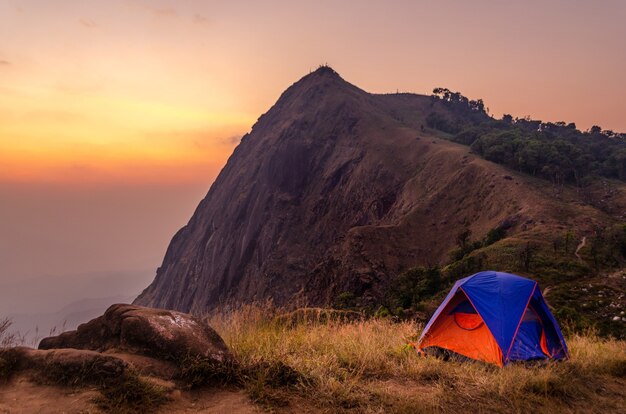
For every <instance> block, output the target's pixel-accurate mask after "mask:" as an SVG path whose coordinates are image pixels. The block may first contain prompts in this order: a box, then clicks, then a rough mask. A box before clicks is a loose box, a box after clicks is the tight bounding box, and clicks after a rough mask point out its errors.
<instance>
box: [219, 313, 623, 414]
mask: <svg viewBox="0 0 626 414" xmlns="http://www.w3.org/2000/svg"><path fill="white" fill-rule="evenodd" d="M311 312H312V315H315V311H311ZM318 314H319V315H321V316H320V317H319V318H317V319H316V318H315V317H311V318H306V319H305V320H300V322H299V323H292V322H288V323H286V322H285V318H284V316H281V315H280V312H279V311H277V310H276V309H273V308H271V307H244V308H242V309H240V310H238V311H235V312H231V313H229V314H227V315H214V316H212V317H211V324H212V325H213V326H214V327H215V328H216V329H217V330H218V332H219V333H220V334H221V335H222V337H223V338H224V340H225V341H226V342H227V343H228V345H229V346H230V347H231V348H232V350H233V352H234V353H235V354H236V356H237V358H238V359H239V360H240V361H241V363H242V366H243V369H244V370H247V371H248V372H255V370H256V371H258V367H259V366H265V367H274V366H279V365H280V364H284V365H286V366H287V367H289V368H290V369H292V370H293V371H294V372H296V373H297V374H298V375H297V376H295V377H294V378H296V379H295V380H294V382H295V383H288V384H280V383H279V384H274V383H272V382H271V381H267V380H265V377H264V376H263V375H260V377H261V378H259V376H256V377H254V378H248V379H247V382H246V384H245V385H246V387H247V389H248V391H249V393H250V395H251V396H252V397H253V398H254V399H255V400H256V401H258V402H260V403H262V404H264V405H265V406H266V407H267V408H269V409H270V410H273V409H277V410H279V411H280V404H275V402H276V401H283V400H285V399H292V400H293V401H296V402H297V403H298V404H302V403H303V401H306V403H307V404H311V408H312V409H314V410H315V411H322V412H329V413H330V412H363V413H383V412H385V413H387V412H395V413H404V412H407V413H408V412H411V413H415V412H460V411H462V410H463V411H467V410H470V411H472V412H482V411H488V412H507V413H508V412H528V411H535V412H537V411H538V412H557V411H558V412H618V411H622V412H624V411H625V410H626V404H625V403H624V401H625V400H626V391H625V390H626V343H625V342H623V341H617V340H610V339H601V338H599V337H597V336H596V335H594V334H593V333H591V332H590V333H586V334H584V335H574V336H571V337H570V338H569V339H568V345H569V347H570V351H571V360H569V361H567V362H562V363H548V364H545V365H541V366H529V367H526V366H523V365H512V366H508V367H505V368H504V369H499V368H497V367H494V366H490V365H485V364H481V363H458V362H444V361H441V360H439V359H435V358H421V357H419V356H417V355H416V353H415V351H414V350H413V349H411V348H408V349H407V348H406V347H405V345H406V344H407V342H408V341H411V340H415V339H416V336H417V334H418V333H419V329H420V328H421V327H417V326H415V325H414V324H413V323H410V322H402V323H394V322H393V321H390V320H389V319H369V320H356V321H347V322H346V321H345V319H342V318H333V317H332V313H330V314H329V313H328V312H325V311H320V312H318ZM329 315H330V316H329ZM266 371H268V370H266ZM270 371H271V370H270ZM268 372H269V371H268ZM292 377H293V376H292Z"/></svg>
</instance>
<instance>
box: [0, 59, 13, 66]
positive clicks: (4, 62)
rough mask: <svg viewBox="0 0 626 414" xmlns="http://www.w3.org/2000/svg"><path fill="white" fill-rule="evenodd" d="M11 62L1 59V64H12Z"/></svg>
mask: <svg viewBox="0 0 626 414" xmlns="http://www.w3.org/2000/svg"><path fill="white" fill-rule="evenodd" d="M10 65H11V62H9V61H8V60H4V59H0V66H10Z"/></svg>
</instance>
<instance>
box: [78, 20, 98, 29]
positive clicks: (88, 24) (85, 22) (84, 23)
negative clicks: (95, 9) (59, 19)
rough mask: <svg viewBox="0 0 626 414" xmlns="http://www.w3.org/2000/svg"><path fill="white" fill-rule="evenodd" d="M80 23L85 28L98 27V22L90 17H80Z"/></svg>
mask: <svg viewBox="0 0 626 414" xmlns="http://www.w3.org/2000/svg"><path fill="white" fill-rule="evenodd" d="M79 23H80V24H81V25H82V26H83V27H84V28H85V29H95V28H96V27H98V24H97V23H96V22H94V21H93V20H90V19H80V20H79Z"/></svg>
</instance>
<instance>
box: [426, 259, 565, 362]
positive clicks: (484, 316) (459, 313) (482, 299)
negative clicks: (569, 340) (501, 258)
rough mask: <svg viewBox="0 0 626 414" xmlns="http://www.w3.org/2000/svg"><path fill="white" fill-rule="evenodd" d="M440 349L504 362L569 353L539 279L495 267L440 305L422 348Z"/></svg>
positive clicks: (464, 284) (459, 287)
mask: <svg viewBox="0 0 626 414" xmlns="http://www.w3.org/2000/svg"><path fill="white" fill-rule="evenodd" d="M440 349H444V350H448V351H452V352H454V353H455V354H459V355H462V356H464V357H467V358H471V359H475V360H480V361H485V362H489V363H493V364H496V365H498V366H504V365H506V364H508V363H509V362H512V361H528V360H536V359H566V358H568V357H569V353H568V350H567V346H566V345H565V340H564V339H563V334H562V333H561V330H560V329H559V325H558V324H557V322H556V320H555V319H554V316H552V313H551V312H550V309H549V308H548V305H547V304H546V301H545V300H544V298H543V295H542V294H541V290H539V286H538V284H537V282H535V281H533V280H529V279H526V278H523V277H521V276H517V275H513V274H509V273H502V272H494V271H484V272H480V273H476V274H474V275H472V276H468V277H466V278H464V279H461V280H458V281H457V282H456V283H455V284H454V286H453V287H452V290H450V293H448V296H446V298H445V299H444V301H443V302H442V303H441V305H439V308H438V309H437V311H436V312H435V314H434V315H433V317H432V318H431V319H430V321H429V322H428V324H427V325H426V327H425V328H424V331H423V332H422V335H421V337H420V339H419V341H418V350H420V351H424V352H429V351H433V350H440Z"/></svg>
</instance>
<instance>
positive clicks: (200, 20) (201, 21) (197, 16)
mask: <svg viewBox="0 0 626 414" xmlns="http://www.w3.org/2000/svg"><path fill="white" fill-rule="evenodd" d="M193 22H194V23H196V24H207V23H209V19H207V18H206V17H204V16H202V15H200V14H195V15H194V16H193Z"/></svg>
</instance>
